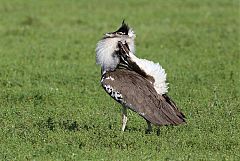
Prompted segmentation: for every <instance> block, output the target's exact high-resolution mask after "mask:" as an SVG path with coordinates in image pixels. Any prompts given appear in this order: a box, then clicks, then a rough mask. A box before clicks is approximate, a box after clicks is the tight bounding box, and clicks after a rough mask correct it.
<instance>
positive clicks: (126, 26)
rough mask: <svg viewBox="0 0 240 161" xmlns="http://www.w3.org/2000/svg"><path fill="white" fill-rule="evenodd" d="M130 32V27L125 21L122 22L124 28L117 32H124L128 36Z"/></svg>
mask: <svg viewBox="0 0 240 161" xmlns="http://www.w3.org/2000/svg"><path fill="white" fill-rule="evenodd" d="M128 31H129V27H128V25H127V24H126V23H125V20H123V21H122V26H121V27H120V28H119V29H118V30H117V31H116V32H122V33H124V34H125V35H127V34H128Z"/></svg>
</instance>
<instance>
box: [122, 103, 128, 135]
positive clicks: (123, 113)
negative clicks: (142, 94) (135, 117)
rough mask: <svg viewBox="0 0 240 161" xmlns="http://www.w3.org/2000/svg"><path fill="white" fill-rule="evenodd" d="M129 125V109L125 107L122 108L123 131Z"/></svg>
mask: <svg viewBox="0 0 240 161" xmlns="http://www.w3.org/2000/svg"><path fill="white" fill-rule="evenodd" d="M126 125H127V107H125V106H123V108H122V131H124V130H125V128H126Z"/></svg>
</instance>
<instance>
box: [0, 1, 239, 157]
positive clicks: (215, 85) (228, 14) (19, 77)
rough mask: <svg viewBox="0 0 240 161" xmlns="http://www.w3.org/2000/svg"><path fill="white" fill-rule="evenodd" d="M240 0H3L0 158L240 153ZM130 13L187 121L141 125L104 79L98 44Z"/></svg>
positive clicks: (145, 51)
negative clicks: (124, 120) (125, 116)
mask: <svg viewBox="0 0 240 161" xmlns="http://www.w3.org/2000/svg"><path fill="white" fill-rule="evenodd" d="M239 14H240V13H239V1H238V0H218V1H207V0H202V1H193V0H186V1H175V0H169V1H163V0H162V1H157V0H155V1H147V0H146V1H145V0H140V1H135V0H129V1H127V2H126V1H110V0H109V1H107V0H105V1H97V0H95V1H87V0H82V1H77V0H71V1H68V0H65V1H61V2H60V1H57V0H52V1H47V0H43V1H33V0H25V1H23V0H22V1H19V0H11V1H8V0H0V90H1V92H0V109H1V111H0V138H1V139H0V160H88V159H91V160H101V159H102V160H240V154H239V151H240V137H239V134H240V130H239V125H240V100H239V97H240V75H239V69H240V56H239V55H240V52H239V28H238V27H239V25H240V24H239V20H240V15H239ZM123 18H125V19H126V20H127V22H128V23H129V24H130V25H131V26H132V27H134V29H135V32H136V34H137V38H136V47H137V55H138V56H139V57H141V58H147V59H150V60H154V61H155V62H160V64H161V65H162V66H163V67H164V68H165V69H166V71H167V73H168V81H169V83H170V92H169V95H170V96H171V97H172V98H173V99H174V100H175V101H176V102H177V104H178V105H179V106H180V107H181V109H182V110H183V112H184V113H185V114H186V116H187V121H188V124H187V125H185V126H179V127H162V128H161V132H160V136H158V135H157V133H156V131H157V128H156V127H155V128H154V132H153V133H152V134H149V135H146V134H145V127H146V125H145V121H144V120H143V119H142V118H140V117H139V116H138V115H136V114H135V113H130V115H129V122H128V127H127V130H126V132H124V133H122V132H121V131H120V129H121V123H120V120H121V116H120V109H121V108H120V105H119V104H117V103H116V102H114V101H113V100H112V99H111V98H110V97H109V96H108V95H107V94H105V92H104V91H103V89H101V87H100V83H99V80H100V68H99V67H98V66H96V65H95V52H94V50H95V45H96V43H97V41H98V40H99V39H100V38H101V36H102V34H103V33H104V32H108V31H112V30H115V29H116V28H117V27H118V26H119V25H120V23H121V21H122V19H123Z"/></svg>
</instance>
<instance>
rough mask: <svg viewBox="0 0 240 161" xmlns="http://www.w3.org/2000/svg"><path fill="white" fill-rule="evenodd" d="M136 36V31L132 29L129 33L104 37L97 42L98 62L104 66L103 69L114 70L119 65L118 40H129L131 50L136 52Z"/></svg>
mask: <svg viewBox="0 0 240 161" xmlns="http://www.w3.org/2000/svg"><path fill="white" fill-rule="evenodd" d="M106 35H107V34H106ZM134 38H135V34H134V31H133V30H132V29H130V30H129V33H128V35H122V36H117V37H112V38H111V37H110V38H103V39H101V40H100V41H99V42H98V43H97V47H96V62H97V64H99V65H101V66H102V70H103V71H107V70H114V69H115V68H116V67H117V65H118V63H119V61H120V59H119V57H118V56H117V55H116V50H117V44H118V41H122V42H124V43H125V42H127V44H128V46H129V48H130V51H132V52H133V53H134V52H135V48H134Z"/></svg>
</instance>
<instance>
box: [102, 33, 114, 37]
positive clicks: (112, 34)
mask: <svg viewBox="0 0 240 161" xmlns="http://www.w3.org/2000/svg"><path fill="white" fill-rule="evenodd" d="M104 36H105V38H112V37H115V36H116V32H108V33H106V34H104Z"/></svg>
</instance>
